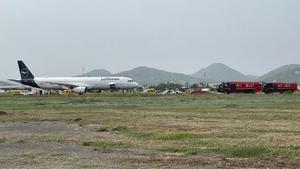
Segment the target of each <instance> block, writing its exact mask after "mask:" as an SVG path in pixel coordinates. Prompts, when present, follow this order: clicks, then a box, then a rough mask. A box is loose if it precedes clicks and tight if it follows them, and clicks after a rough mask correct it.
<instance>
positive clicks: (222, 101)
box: [0, 94, 300, 168]
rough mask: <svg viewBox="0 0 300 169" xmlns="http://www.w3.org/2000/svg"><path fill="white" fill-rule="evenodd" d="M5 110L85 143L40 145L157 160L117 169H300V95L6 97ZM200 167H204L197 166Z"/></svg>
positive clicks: (0, 103) (14, 118)
mask: <svg viewBox="0 0 300 169" xmlns="http://www.w3.org/2000/svg"><path fill="white" fill-rule="evenodd" d="M0 110H1V111H4V112H8V113H9V114H10V115H9V116H1V119H0V120H1V121H2V124H5V123H11V122H43V121H47V122H62V123H66V124H78V125H80V126H81V128H82V130H83V133H82V134H81V135H80V137H75V136H74V137H72V138H70V137H71V136H68V137H67V138H65V137H61V136H59V135H53V134H51V135H46V136H45V135H44V136H35V137H32V140H34V141H36V142H59V143H65V142H68V143H69V142H73V143H74V144H78V145H81V146H82V145H84V146H86V147H87V148H88V147H92V148H94V149H97V150H102V149H110V150H111V151H110V152H119V151H126V152H127V151H131V150H136V151H143V152H144V151H145V152H151V153H150V154H151V155H147V153H146V155H142V156H136V155H135V154H136V153H131V156H130V158H125V157H123V156H121V157H118V158H119V160H120V161H117V162H116V163H124V162H125V163H128V162H129V164H130V165H129V166H131V164H132V166H134V165H136V163H135V162H134V161H135V159H136V160H137V161H139V162H138V163H137V164H138V165H141V164H143V165H150V166H151V165H154V166H156V165H162V166H164V165H166V166H168V165H171V166H172V163H169V164H167V163H164V160H158V159H157V158H158V157H168V156H171V157H170V158H174V159H176V158H177V157H178V156H179V157H180V160H179V161H181V160H182V163H179V164H174V165H175V166H176V165H187V163H189V162H190V164H191V165H197V164H199V165H201V166H202V165H204V166H205V165H206V164H203V163H202V162H199V160H200V161H201V158H202V159H203V160H205V159H206V158H211V161H213V162H212V163H209V164H207V165H208V166H211V165H212V166H216V165H215V164H218V165H217V167H228V166H229V167H259V166H256V163H258V162H259V164H260V165H261V166H263V167H274V166H275V167H278V166H279V165H282V163H284V164H283V166H284V167H292V168H293V167H294V166H297V165H298V164H299V163H298V160H299V158H300V148H299V145H300V95H297V94H296V95H276V94H274V95H229V96H228V95H202V96H189V95H184V96H156V95H151V96H147V95H139V94H103V95H102V94H101V95H85V96H71V97H58V96H41V97H35V96H30V97H9V96H5V97H4V96H3V97H0ZM74 119H80V120H74ZM3 122H5V123H3ZM95 126H96V127H95ZM27 139H28V138H27ZM66 139H67V141H66ZM0 142H1V140H0ZM5 142H7V140H6V141H5ZM127 153H128V152H127ZM129 154H130V153H129ZM197 157H199V158H200V159H198V158H197ZM204 157H205V158H204ZM282 158H286V159H287V160H285V161H286V162H282V160H281V159H282ZM151 159H156V160H151ZM195 159H197V160H196V161H198V163H197V162H193V160H195ZM206 160H207V159H206ZM184 161H185V162H184ZM272 161H273V163H272V165H271V162H272ZM273 164H274V165H273ZM299 165H300V164H299ZM279 167H280V166H279Z"/></svg>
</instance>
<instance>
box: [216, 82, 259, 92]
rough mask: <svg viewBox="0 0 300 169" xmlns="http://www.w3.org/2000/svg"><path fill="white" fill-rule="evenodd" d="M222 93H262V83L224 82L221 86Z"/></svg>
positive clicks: (219, 89)
mask: <svg viewBox="0 0 300 169" xmlns="http://www.w3.org/2000/svg"><path fill="white" fill-rule="evenodd" d="M218 91H219V92H221V93H226V94H230V93H257V92H261V91H262V84H261V83H260V82H223V83H221V84H220V85H219V88H218Z"/></svg>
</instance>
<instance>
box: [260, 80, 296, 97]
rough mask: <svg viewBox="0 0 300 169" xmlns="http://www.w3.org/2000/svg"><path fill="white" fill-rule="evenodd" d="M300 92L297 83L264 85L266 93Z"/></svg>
mask: <svg viewBox="0 0 300 169" xmlns="http://www.w3.org/2000/svg"><path fill="white" fill-rule="evenodd" d="M297 90H298V84H297V83H281V82H274V83H266V84H264V88H263V91H264V92H265V93H267V94H268V93H273V92H279V93H284V92H291V93H293V92H295V91H297Z"/></svg>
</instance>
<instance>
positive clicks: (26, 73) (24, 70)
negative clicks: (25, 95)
mask: <svg viewBox="0 0 300 169" xmlns="http://www.w3.org/2000/svg"><path fill="white" fill-rule="evenodd" d="M28 75H29V71H28V69H26V68H23V69H21V77H22V78H26V77H28Z"/></svg>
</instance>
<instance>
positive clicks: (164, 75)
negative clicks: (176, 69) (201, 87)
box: [116, 66, 201, 84]
mask: <svg viewBox="0 0 300 169" xmlns="http://www.w3.org/2000/svg"><path fill="white" fill-rule="evenodd" d="M116 76H126V77H130V78H132V79H134V80H135V81H137V82H138V83H139V84H159V83H163V82H171V83H178V84H185V83H198V82H200V81H201V79H199V78H195V77H193V76H190V75H186V74H183V73H172V72H167V71H163V70H159V69H154V68H149V67H144V66H142V67H137V68H135V69H132V70H129V71H124V72H121V73H118V74H116Z"/></svg>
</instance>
